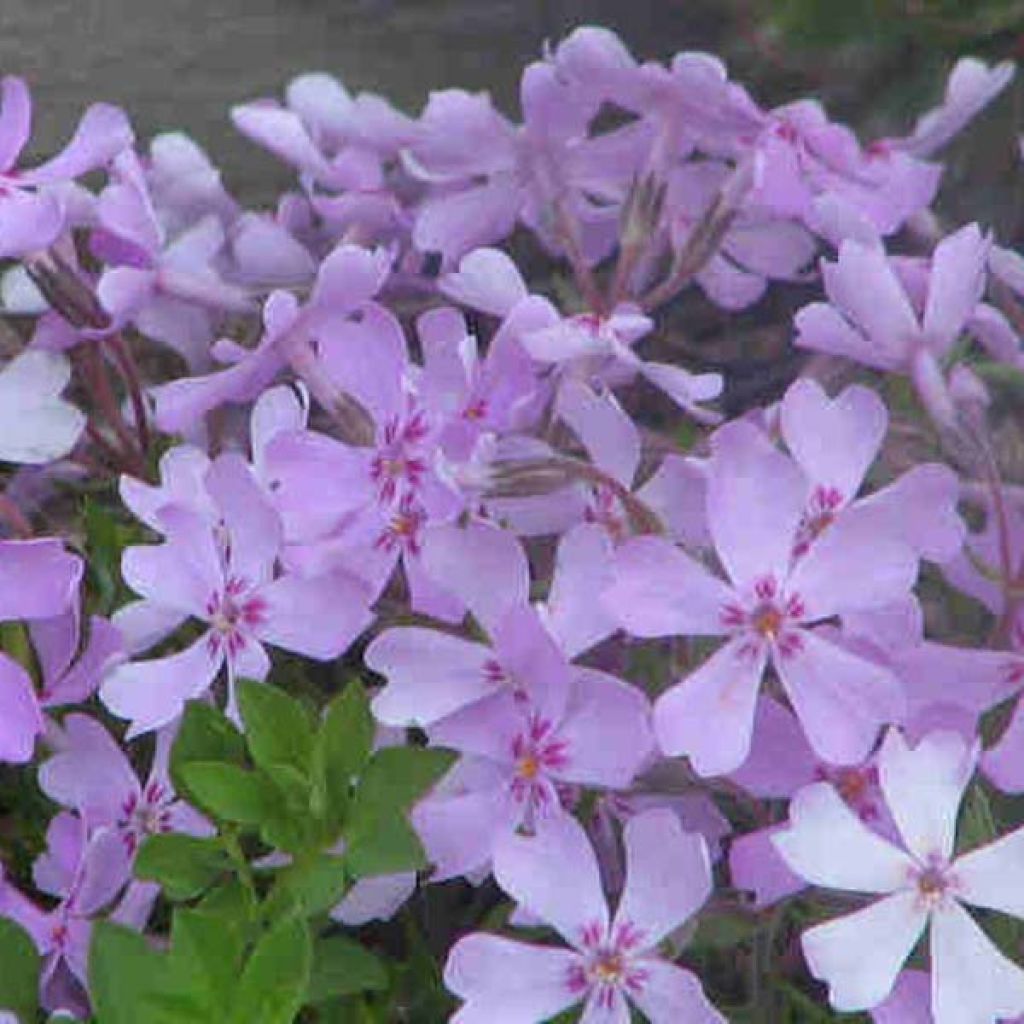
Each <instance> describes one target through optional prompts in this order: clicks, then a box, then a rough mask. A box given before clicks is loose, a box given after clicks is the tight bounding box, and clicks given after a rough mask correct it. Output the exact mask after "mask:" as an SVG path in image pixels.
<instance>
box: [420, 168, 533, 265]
mask: <svg viewBox="0 0 1024 1024" xmlns="http://www.w3.org/2000/svg"><path fill="white" fill-rule="evenodd" d="M510 186H511V183H510V182H505V181H502V180H500V179H499V180H497V181H493V182H489V183H488V184H485V185H478V186H476V187H472V188H467V189H462V190H460V191H457V192H453V193H447V194H445V193H443V192H442V193H440V194H438V195H437V196H436V198H430V199H427V200H426V201H425V202H424V204H423V205H422V206H421V207H420V210H419V215H418V216H417V218H416V226H415V227H414V228H413V236H412V237H413V242H414V243H415V245H416V248H417V249H419V250H420V251H421V252H440V253H442V254H443V256H444V257H445V258H446V259H449V260H452V259H458V258H459V257H460V256H462V255H463V253H466V252H468V251H469V250H471V249H475V248H477V247H478V246H484V245H492V244H493V243H495V242H500V241H502V240H503V239H504V238H505V237H506V236H507V235H508V234H509V233H510V232H511V231H512V228H513V227H515V223H516V215H517V213H518V208H519V199H518V195H517V194H516V192H515V191H514V190H513V188H512V187H510Z"/></svg>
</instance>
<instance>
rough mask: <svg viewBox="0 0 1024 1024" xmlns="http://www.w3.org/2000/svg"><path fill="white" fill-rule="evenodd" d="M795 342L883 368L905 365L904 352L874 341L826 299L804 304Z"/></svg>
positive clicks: (794, 321) (797, 323) (798, 321)
mask: <svg viewBox="0 0 1024 1024" xmlns="http://www.w3.org/2000/svg"><path fill="white" fill-rule="evenodd" d="M793 324H794V326H795V327H796V339H795V344H796V345H797V346H798V347H799V348H809V349H812V350H814V351H816V352H827V353H829V355H834V356H845V357H846V358H847V359H852V360H853V361H854V362H858V363H864V364H865V365H867V366H873V367H875V368H877V369H880V370H896V369H899V368H900V367H902V365H903V353H902V352H900V351H899V350H894V349H890V348H882V347H881V346H878V345H875V344H873V343H872V342H871V341H870V340H868V339H867V338H866V337H865V336H864V335H863V334H861V333H860V332H859V331H857V330H854V328H853V327H851V326H850V324H849V322H848V321H846V320H844V319H843V317H842V314H840V313H839V311H838V310H837V309H836V308H835V307H834V306H830V305H828V304H827V303H824V302H812V303H811V304H810V305H808V306H804V307H803V309H801V310H800V311H799V312H798V313H797V314H796V316H795V317H794V319H793Z"/></svg>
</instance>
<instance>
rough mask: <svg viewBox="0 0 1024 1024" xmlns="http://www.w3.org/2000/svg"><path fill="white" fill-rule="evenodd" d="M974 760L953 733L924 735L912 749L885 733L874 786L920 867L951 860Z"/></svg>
mask: <svg viewBox="0 0 1024 1024" xmlns="http://www.w3.org/2000/svg"><path fill="white" fill-rule="evenodd" d="M977 758H978V749H977V744H975V745H973V746H969V745H968V744H967V742H966V741H965V740H964V739H963V738H962V737H961V736H959V735H958V734H957V733H955V732H933V733H929V734H928V735H927V736H925V738H924V739H923V740H921V742H920V743H918V744H917V746H916V747H910V746H908V745H907V742H906V740H904V739H903V736H902V735H901V734H900V732H899V731H898V730H896V729H890V730H889V732H888V733H887V734H886V737H885V741H884V742H883V744H882V749H881V752H880V754H879V757H878V771H879V782H880V784H881V787H882V792H883V793H884V794H885V801H886V803H887V804H888V805H889V810H890V811H891V812H892V816H893V819H894V820H895V821H896V825H897V827H898V828H899V830H900V835H901V836H903V841H904V842H905V843H906V844H907V849H909V850H910V851H911V852H912V853H914V854H915V856H917V857H918V859H919V860H921V861H926V860H927V859H928V858H929V857H933V856H936V855H938V856H939V857H940V858H941V859H943V860H945V859H948V858H949V857H951V856H952V854H953V842H954V838H955V834H956V818H957V812H958V811H959V809H960V801H961V799H962V798H963V795H964V790H965V789H966V788H967V783H968V782H970V779H971V775H972V774H973V772H974V766H975V764H976V762H977Z"/></svg>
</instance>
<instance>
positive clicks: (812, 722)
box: [772, 630, 906, 764]
mask: <svg viewBox="0 0 1024 1024" xmlns="http://www.w3.org/2000/svg"><path fill="white" fill-rule="evenodd" d="M793 639H794V645H793V646H794V648H795V649H793V650H788V649H787V650H786V652H785V653H781V652H780V653H776V655H775V657H774V658H773V661H772V663H773V665H774V666H775V670H776V672H777V673H778V675H779V678H780V680H781V681H782V685H783V687H784V688H785V691H786V693H787V695H788V696H789V699H790V700H791V701H792V703H793V709H794V710H795V711H796V713H797V717H798V718H799V719H800V724H801V725H802V726H803V729H804V733H805V734H806V736H807V739H808V741H809V742H810V744H811V746H812V747H813V748H814V750H815V752H816V753H817V754H818V756H819V757H821V758H822V759H823V760H825V761H831V762H832V763H834V764H857V763H859V762H860V761H863V760H864V758H865V757H867V755H868V754H869V753H870V751H871V748H872V747H873V746H874V743H875V740H876V738H877V737H878V730H879V729H880V728H881V727H882V726H883V725H888V724H891V723H893V722H899V721H901V720H902V717H903V714H904V708H905V703H906V700H905V697H904V694H903V688H902V685H901V684H900V681H899V679H898V678H897V677H896V676H895V675H894V674H893V673H892V672H891V671H890V670H889V669H888V668H885V667H884V666H882V665H878V664H875V663H874V662H872V661H868V660H867V659H866V658H861V657H859V656H858V655H856V654H852V653H850V652H849V651H847V650H844V649H843V648H842V647H838V646H837V645H835V644H832V643H829V641H827V640H825V639H823V638H822V637H821V636H819V635H817V634H816V633H813V632H811V631H810V630H801V631H800V632H799V634H797V635H795V636H794V638H793ZM797 640H798V641H799V644H798V645H797V643H796V641H797Z"/></svg>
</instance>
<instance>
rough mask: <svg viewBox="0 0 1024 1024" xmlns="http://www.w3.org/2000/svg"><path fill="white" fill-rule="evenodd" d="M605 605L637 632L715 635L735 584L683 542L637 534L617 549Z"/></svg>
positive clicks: (625, 626)
mask: <svg viewBox="0 0 1024 1024" xmlns="http://www.w3.org/2000/svg"><path fill="white" fill-rule="evenodd" d="M603 600H604V604H605V607H606V608H607V609H608V610H609V611H610V612H611V614H612V616H613V617H614V618H615V619H616V620H617V621H618V622H619V623H620V624H621V625H622V627H623V628H624V629H626V630H628V631H629V632H630V633H632V634H633V635H634V636H642V637H653V636H685V635H691V634H697V635H710V636H716V635H719V634H721V633H724V632H726V627H725V626H724V625H723V624H722V610H723V608H724V607H725V606H726V605H728V604H730V603H731V602H732V601H733V600H734V598H733V592H732V590H731V589H730V588H729V587H727V586H726V585H725V584H724V583H723V582H722V581H721V580H718V579H716V578H715V577H714V576H712V575H711V574H710V573H708V572H707V571H706V570H705V569H704V568H703V567H702V566H701V565H699V564H698V563H697V562H695V561H694V560H693V559H691V558H690V557H689V556H688V555H685V554H683V552H682V551H680V550H679V548H677V547H675V546H674V545H672V544H670V543H668V541H664V540H661V539H660V538H657V537H637V538H635V539H633V540H630V541H627V542H626V543H625V544H623V545H622V546H621V547H620V548H619V549H618V551H617V552H616V555H615V559H614V561H613V563H612V584H611V586H610V587H609V588H608V589H607V590H606V591H605V593H604V596H603Z"/></svg>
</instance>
